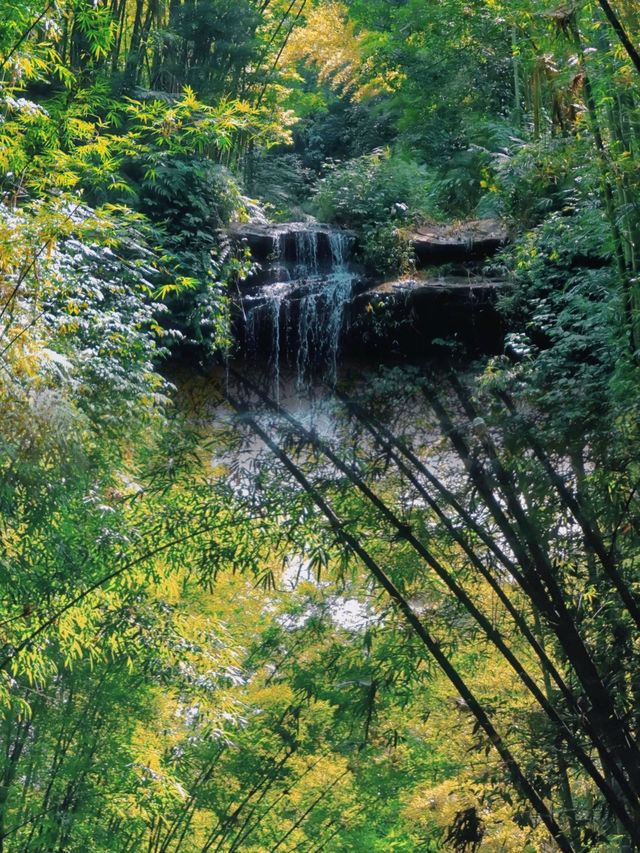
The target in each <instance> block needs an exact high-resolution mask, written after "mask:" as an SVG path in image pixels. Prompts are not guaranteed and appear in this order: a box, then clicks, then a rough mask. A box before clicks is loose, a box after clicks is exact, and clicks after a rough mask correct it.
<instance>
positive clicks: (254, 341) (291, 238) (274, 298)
mask: <svg viewBox="0 0 640 853" xmlns="http://www.w3.org/2000/svg"><path fill="white" fill-rule="evenodd" d="M350 244H351V238H350V236H349V235H348V234H346V233H345V232H343V231H339V230H332V229H327V228H323V227H313V226H311V227H302V226H298V227H296V229H295V230H292V229H291V228H289V229H287V228H286V227H283V229H282V230H278V231H276V232H275V233H274V234H273V251H272V253H271V257H270V259H269V265H268V266H267V267H266V269H263V274H264V275H265V276H266V277H267V278H273V279H275V280H274V281H271V282H269V283H267V284H264V285H262V286H260V287H259V288H257V289H256V290H255V291H254V292H253V293H251V294H250V295H248V296H246V297H245V312H246V323H245V351H246V354H247V355H248V356H249V357H250V358H251V359H252V360H253V361H256V362H257V363H262V364H263V365H264V364H267V365H268V368H269V373H270V384H271V385H272V390H273V391H274V392H275V393H276V394H277V393H278V389H279V385H280V375H281V364H286V365H289V366H290V367H291V368H293V370H294V372H295V377H296V382H297V384H298V386H306V385H308V384H309V383H310V382H311V381H312V380H313V379H322V380H324V381H326V382H329V383H331V384H334V383H335V381H336V378H337V369H338V354H339V349H340V340H341V335H342V332H343V330H344V326H345V318H346V308H347V306H348V304H349V302H350V299H351V297H352V294H353V289H354V284H355V282H356V274H355V273H354V271H353V270H352V269H350V267H349V251H350Z"/></svg>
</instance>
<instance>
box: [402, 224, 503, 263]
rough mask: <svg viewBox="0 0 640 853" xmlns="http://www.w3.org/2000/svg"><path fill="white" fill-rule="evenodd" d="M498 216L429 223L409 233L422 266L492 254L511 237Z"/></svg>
mask: <svg viewBox="0 0 640 853" xmlns="http://www.w3.org/2000/svg"><path fill="white" fill-rule="evenodd" d="M508 236H509V235H508V232H507V228H506V225H504V223H502V222H500V221H499V220H497V219H475V220H472V221H470V222H463V223H461V224H459V225H425V226H422V227H420V228H418V229H416V231H414V232H413V233H412V234H410V235H409V239H410V240H411V242H412V244H413V248H414V252H415V255H416V259H417V261H418V266H427V265H432V264H445V263H451V262H457V263H462V262H465V261H478V260H483V259H484V258H488V257H491V256H492V255H494V254H495V253H496V252H497V251H499V250H500V249H501V248H502V247H503V246H504V245H505V244H506V243H507V240H508Z"/></svg>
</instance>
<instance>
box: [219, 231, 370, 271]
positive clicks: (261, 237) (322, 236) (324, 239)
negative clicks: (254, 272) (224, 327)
mask: <svg viewBox="0 0 640 853" xmlns="http://www.w3.org/2000/svg"><path fill="white" fill-rule="evenodd" d="M227 233H228V235H229V237H230V238H231V241H232V243H234V244H235V245H236V246H247V247H248V248H249V249H250V250H251V256H252V258H253V259H254V261H256V262H257V263H258V264H260V266H261V268H262V270H261V274H259V278H260V280H261V281H278V280H279V277H282V275H284V276H285V277H286V274H287V272H288V273H289V277H290V278H291V277H292V274H294V273H295V272H296V269H299V268H300V267H301V266H303V265H305V264H306V265H307V266H310V267H311V268H313V269H315V268H318V267H322V268H324V269H326V268H329V267H331V266H332V265H333V264H334V262H335V239H336V235H337V234H338V235H340V239H341V240H342V244H343V246H344V247H345V248H346V249H347V250H348V251H349V253H350V251H351V247H352V246H353V243H354V242H355V235H354V234H352V233H351V232H350V231H347V230H345V229H338V228H332V227H331V226H329V225H322V224H319V223H315V222H310V223H309V222H286V223H283V224H273V223H241V224H237V225H232V226H231V227H230V228H229V229H228V232H227ZM283 271H284V272H283ZM270 273H271V274H270Z"/></svg>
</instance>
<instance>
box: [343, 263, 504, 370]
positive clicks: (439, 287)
mask: <svg viewBox="0 0 640 853" xmlns="http://www.w3.org/2000/svg"><path fill="white" fill-rule="evenodd" d="M507 286H508V282H507V281H506V280H505V279H502V278H498V277H495V278H492V277H487V276H482V275H478V274H474V273H473V272H472V271H467V272H466V273H465V272H464V271H462V270H461V271H459V272H458V273H457V274H442V273H440V272H439V270H438V269H437V268H435V269H431V270H425V271H422V272H418V273H416V274H415V275H413V276H405V277H403V278H399V279H393V280H390V281H386V282H383V283H382V284H378V285H376V286H374V287H370V288H368V289H366V290H365V291H363V292H362V293H359V294H358V295H357V296H356V297H355V299H354V302H353V313H352V317H353V322H352V327H351V329H350V332H349V334H348V340H347V341H346V345H347V346H348V349H349V351H350V352H353V353H354V354H358V355H360V354H362V353H364V352H365V351H368V352H369V353H374V354H376V355H378V356H381V355H382V354H385V353H386V354H395V355H398V356H402V355H404V356H412V357H415V356H421V355H422V356H424V355H432V354H438V355H441V354H442V353H443V351H446V348H447V347H451V346H460V347H462V348H464V349H465V350H466V351H467V352H470V353H472V354H480V353H485V354H490V353H495V352H499V351H500V348H501V346H502V340H503V336H504V329H503V326H502V321H501V318H500V316H499V314H498V312H497V311H496V307H495V304H496V297H497V293H498V291H499V290H500V289H502V288H504V287H507Z"/></svg>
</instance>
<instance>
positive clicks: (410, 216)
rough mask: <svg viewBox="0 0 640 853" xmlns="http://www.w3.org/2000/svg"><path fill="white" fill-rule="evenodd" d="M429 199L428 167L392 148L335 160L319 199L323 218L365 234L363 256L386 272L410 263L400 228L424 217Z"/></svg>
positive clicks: (319, 187)
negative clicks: (391, 151)
mask: <svg viewBox="0 0 640 853" xmlns="http://www.w3.org/2000/svg"><path fill="white" fill-rule="evenodd" d="M427 202H428V196H427V175H426V172H425V170H424V169H423V168H422V167H421V166H419V165H418V164H417V163H414V162H412V161H409V160H403V159H400V158H396V157H391V156H390V154H389V153H388V152H386V151H385V152H381V151H377V152H374V153H373V154H369V155H367V156H365V157H358V158H357V159H355V160H350V161H348V162H347V163H340V164H330V165H329V167H328V169H327V173H326V175H325V176H324V177H323V178H321V179H320V181H319V182H318V184H317V187H316V191H315V195H314V199H313V203H314V208H315V211H316V213H317V215H318V216H319V217H320V218H321V219H322V220H324V221H327V222H335V223H336V224H338V225H345V226H347V227H350V228H355V229H357V230H358V231H360V232H361V235H362V240H361V247H360V248H361V254H362V257H363V260H364V261H365V262H366V263H367V264H368V265H370V266H373V267H375V268H376V269H377V270H378V271H381V272H387V271H391V270H396V269H399V268H402V267H403V266H406V264H407V262H408V260H409V257H410V254H409V252H408V249H407V247H406V245H405V241H403V238H402V233H401V230H400V229H401V228H402V227H403V226H408V225H410V224H411V223H412V222H414V221H415V220H417V219H418V218H423V217H424V216H425V215H426V210H427Z"/></svg>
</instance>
